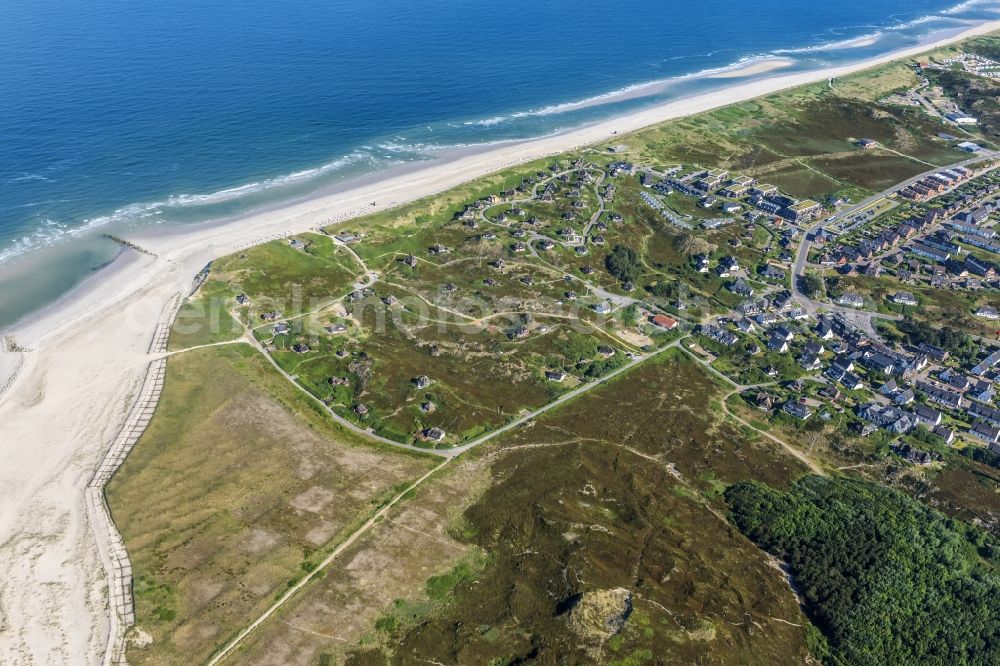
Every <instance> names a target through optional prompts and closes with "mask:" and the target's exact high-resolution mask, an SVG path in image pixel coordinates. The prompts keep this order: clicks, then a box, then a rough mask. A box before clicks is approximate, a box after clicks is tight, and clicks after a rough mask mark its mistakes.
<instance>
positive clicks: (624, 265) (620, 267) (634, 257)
mask: <svg viewBox="0 0 1000 666" xmlns="http://www.w3.org/2000/svg"><path fill="white" fill-rule="evenodd" d="M604 265H605V267H607V269H608V272H609V273H611V275H613V276H614V277H615V278H617V279H618V280H619V281H621V282H634V281H635V279H636V278H637V277H639V275H640V274H641V273H642V264H641V263H640V261H639V255H638V254H637V253H636V251H635V250H633V249H632V248H630V247H626V246H624V245H615V247H614V249H612V250H611V253H610V254H609V255H608V256H607V258H606V259H605V260H604Z"/></svg>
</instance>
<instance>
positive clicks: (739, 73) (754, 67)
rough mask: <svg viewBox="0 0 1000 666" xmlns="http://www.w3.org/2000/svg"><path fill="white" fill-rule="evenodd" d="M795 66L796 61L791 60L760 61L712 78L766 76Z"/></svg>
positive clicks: (713, 75)
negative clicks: (777, 70)
mask: <svg viewBox="0 0 1000 666" xmlns="http://www.w3.org/2000/svg"><path fill="white" fill-rule="evenodd" d="M794 64H795V61H794V60H792V59H791V58H768V59H766V60H758V61H757V62H754V63H750V64H748V65H745V66H743V67H737V68H735V69H729V70H726V71H723V72H719V73H718V74H712V75H711V77H710V78H713V79H739V78H743V77H745V76H757V75H759V74H766V73H768V72H773V71H774V70H776V69H784V68H785V67H791V66H792V65H794Z"/></svg>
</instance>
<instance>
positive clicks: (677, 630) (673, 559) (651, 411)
mask: <svg viewBox="0 0 1000 666" xmlns="http://www.w3.org/2000/svg"><path fill="white" fill-rule="evenodd" d="M640 386H641V387H642V390H641V391H637V390H636V389H637V387H640ZM714 391H715V389H714V386H713V383H712V382H711V381H710V380H708V379H707V377H706V376H705V375H704V374H703V373H702V372H701V371H700V370H699V369H698V367H697V366H696V365H695V364H694V363H693V362H691V361H689V360H686V359H685V357H683V356H682V355H680V356H679V355H673V354H668V355H667V356H666V357H665V358H664V360H663V361H661V362H656V363H654V364H650V365H649V366H647V367H643V368H640V369H638V370H636V371H633V372H631V373H628V374H627V375H626V376H624V377H622V378H620V379H617V380H615V381H614V382H612V383H611V384H610V385H608V386H607V387H604V388H602V389H601V390H600V391H596V392H594V393H593V394H590V395H588V396H587V397H584V398H581V399H579V400H577V401H575V402H573V403H572V404H570V405H567V406H566V407H564V408H562V409H560V410H558V411H557V412H555V413H553V414H551V415H547V416H546V417H545V418H543V419H541V420H539V422H537V423H536V424H534V425H532V426H529V427H526V428H523V429H520V430H518V431H517V432H516V433H513V434H512V435H511V436H510V437H507V438H505V439H504V441H503V442H502V443H500V444H498V445H497V447H495V448H494V449H491V450H490V451H486V452H484V453H483V454H482V455H483V459H484V460H489V461H491V469H490V475H491V477H492V478H493V479H494V482H493V483H492V485H491V486H490V487H489V488H487V489H486V490H485V491H484V492H483V493H482V494H481V495H480V496H479V497H478V498H477V500H476V501H475V502H474V503H473V504H472V505H471V506H470V507H469V508H468V509H467V510H466V511H465V521H466V523H467V528H466V530H465V534H464V539H465V540H468V541H469V542H470V543H471V544H473V545H475V546H476V547H477V548H479V549H481V550H483V551H484V552H485V553H486V554H487V556H488V559H487V561H486V563H485V565H484V566H485V569H484V570H483V572H482V573H481V574H475V573H473V574H471V575H470V576H468V578H465V579H463V577H462V576H459V577H457V581H455V582H456V584H455V585H454V587H453V590H452V591H451V593H450V594H449V597H448V599H449V601H448V603H447V604H445V605H444V606H434V607H432V608H431V609H429V610H424V611H423V612H421V613H417V614H416V617H414V618H411V619H409V621H405V618H403V620H402V621H398V622H395V623H383V624H381V625H379V631H380V632H381V633H383V634H385V635H386V636H385V638H384V639H382V640H378V641H375V642H374V644H372V645H368V646H367V647H362V648H360V649H358V650H356V651H355V652H354V653H353V655H352V657H351V659H349V660H348V663H351V664H382V663H385V662H386V661H388V662H389V663H414V662H419V661H422V660H426V659H434V660H442V659H443V660H444V661H447V662H448V663H458V662H461V663H489V662H490V660H499V661H501V662H510V661H516V660H517V659H519V658H530V659H532V660H541V661H561V660H567V659H568V660H570V661H574V660H583V661H588V662H589V661H597V662H601V663H617V662H615V660H618V659H621V660H623V661H622V662H621V663H632V662H631V661H628V660H629V659H632V660H635V663H642V662H644V661H646V660H649V659H651V658H652V655H654V654H655V655H657V657H658V658H660V659H668V660H676V661H679V662H690V661H691V660H693V659H696V658H701V659H709V660H711V661H714V660H716V659H723V658H725V659H727V660H728V659H730V658H733V655H740V657H739V658H740V659H741V660H743V661H744V662H745V663H761V664H765V663H801V661H802V660H803V659H804V658H805V654H806V648H805V644H804V634H805V630H804V628H803V626H802V619H801V616H800V615H799V611H798V608H797V606H796V603H795V598H794V595H793V594H792V593H791V591H790V590H789V589H788V588H787V587H786V585H785V583H784V581H783V578H782V575H781V573H780V572H779V571H778V570H776V569H773V568H771V565H770V564H769V563H768V560H767V558H765V557H763V556H762V555H761V553H760V552H759V551H755V550H754V549H753V548H751V547H750V544H749V543H748V542H747V541H746V540H744V539H742V538H740V537H739V536H738V535H737V534H736V533H735V531H734V530H733V528H732V527H731V526H730V525H729V524H728V523H727V522H726V520H725V517H724V516H723V515H722V514H721V513H720V512H719V510H718V509H717V508H716V502H717V501H718V493H719V492H721V489H722V488H724V487H725V485H726V483H728V482H732V481H734V480H736V479H740V478H761V477H766V478H770V479H772V481H773V482H774V483H777V484H784V483H786V482H787V481H789V480H790V479H792V478H794V477H795V476H797V475H798V474H800V473H801V472H802V471H803V470H802V468H801V467H799V466H798V464H797V463H795V462H794V461H793V460H791V459H789V458H787V457H786V456H785V455H783V454H782V453H780V452H779V450H777V449H776V448H774V447H770V446H768V445H766V444H764V443H762V442H757V443H750V442H748V441H746V440H745V439H743V437H742V436H741V435H740V434H739V433H738V432H737V431H735V430H734V429H733V428H732V426H730V425H727V424H725V423H720V422H717V421H716V418H715V416H714V415H713V414H712V411H711V409H710V406H709V404H708V403H709V402H710V401H711V400H712V399H713V397H712V396H713V394H714ZM595 412H602V413H604V414H605V417H606V418H602V419H593V418H592V417H590V415H593V414H594V413H595ZM584 415H587V416H584ZM414 502H415V503H416V502H419V499H417V500H414ZM617 588H624V589H626V590H629V591H630V592H631V594H632V607H633V611H632V614H631V615H630V616H629V617H628V620H627V622H626V623H625V626H624V629H623V630H622V632H621V633H619V634H617V635H616V636H614V637H613V638H610V635H609V634H606V633H604V632H605V630H604V629H603V628H602V627H601V626H599V625H596V626H595V625H591V624H588V623H587V622H584V621H582V620H580V619H579V618H580V617H582V616H583V610H582V609H583V608H584V607H586V606H587V605H588V604H590V603H592V600H593V599H597V598H600V597H601V596H602V595H607V594H608V592H609V591H610V590H614V589H617ZM408 603H410V604H414V603H416V601H415V600H413V601H410V602H408ZM608 612H611V611H610V610H609V611H608ZM751 627H756V628H757V629H751ZM761 628H763V631H758V629H761ZM696 655H697V657H696ZM723 655H725V656H723Z"/></svg>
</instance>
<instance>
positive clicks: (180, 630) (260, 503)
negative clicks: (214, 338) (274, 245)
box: [107, 345, 429, 664]
mask: <svg viewBox="0 0 1000 666" xmlns="http://www.w3.org/2000/svg"><path fill="white" fill-rule="evenodd" d="M428 464H429V463H428V461H427V460H424V459H421V458H419V457H416V456H415V455H413V454H407V453H405V452H403V453H397V452H396V451H395V450H389V449H386V448H380V447H376V446H372V445H371V444H370V443H365V444H362V443H361V442H359V441H358V439H357V438H356V437H354V436H349V435H346V434H345V433H343V432H342V431H340V430H339V429H337V428H334V427H333V426H332V425H331V424H330V423H329V421H328V420H326V419H324V418H323V417H322V416H321V415H320V414H318V413H317V412H316V411H315V409H314V408H313V406H312V404H311V403H310V402H309V401H308V400H307V399H306V398H305V397H304V396H302V395H301V394H300V393H298V392H297V391H296V390H295V389H294V388H293V387H292V386H291V385H289V384H288V383H287V382H285V381H284V380H283V379H281V378H280V377H278V376H277V374H276V373H275V372H274V371H273V370H272V369H271V368H270V367H269V366H268V365H267V363H266V361H264V359H263V358H262V357H260V355H259V354H258V353H257V352H255V351H253V350H251V349H250V347H249V346H247V345H233V346H226V347H217V348H212V349H204V350H198V351H193V352H189V353H186V354H183V355H180V356H177V357H175V358H172V359H171V360H170V361H169V363H168V376H167V383H166V387H165V389H164V392H163V395H162V396H161V398H160V401H159V404H158V406H157V410H156V416H155V418H154V419H153V421H152V423H151V424H150V426H149V428H148V429H147V431H146V432H145V433H144V434H143V436H142V437H141V438H140V440H139V442H138V443H137V444H136V446H135V448H134V450H133V451H132V453H131V454H130V455H129V457H128V459H127V460H126V462H125V464H124V465H123V466H122V468H121V470H120V471H119V472H118V473H117V474H116V475H115V477H114V479H113V480H112V482H111V484H110V485H109V486H108V491H107V495H108V503H109V505H110V507H111V511H112V515H113V517H114V520H115V523H116V524H117V525H118V528H119V530H120V531H121V533H122V536H123V537H124V539H125V544H126V546H127V548H128V551H129V555H130V557H131V561H132V566H133V572H134V576H135V583H134V593H135V603H136V628H137V630H138V631H141V632H143V633H144V634H146V635H148V636H149V637H150V639H151V640H150V642H149V644H148V645H145V646H142V645H141V642H139V643H135V644H133V645H132V647H130V649H129V652H128V659H129V662H130V663H133V664H146V663H155V664H189V663H192V662H197V661H201V660H204V659H205V658H207V657H208V655H209V654H211V653H212V652H213V651H214V650H215V649H216V648H217V647H218V646H219V644H221V642H222V641H224V640H225V639H227V638H228V637H229V636H230V635H232V634H233V633H235V632H236V631H237V630H238V629H240V628H242V627H243V626H245V625H246V624H247V623H248V622H249V621H250V620H251V619H252V618H253V617H255V616H256V615H257V614H259V613H260V612H262V611H263V610H264V608H266V607H267V605H269V604H270V603H271V602H272V601H273V599H274V597H275V595H277V594H279V593H280V592H282V591H284V590H285V589H286V587H287V586H288V585H289V584H290V583H291V582H293V581H295V580H296V579H297V578H299V577H300V576H301V575H303V573H304V572H305V571H308V570H309V568H310V567H312V566H315V564H316V563H317V562H318V561H319V560H320V559H322V556H323V554H324V553H325V552H326V551H327V550H329V548H330V547H331V546H332V545H334V544H336V543H337V542H338V541H339V540H340V539H341V538H343V535H344V534H345V533H347V532H349V531H350V530H351V529H353V526H355V525H356V524H357V523H358V522H359V521H360V520H362V519H363V518H366V517H367V516H368V515H369V514H370V513H371V512H372V511H373V510H374V509H375V508H376V507H377V506H378V505H379V504H380V503H381V502H383V501H385V499H386V497H387V495H388V494H390V493H391V492H392V491H393V490H394V489H397V488H398V487H399V485H400V484H402V483H405V482H407V481H409V480H412V479H413V478H415V477H417V476H419V475H420V474H421V473H422V472H423V471H424V470H426V469H427V466H428ZM396 492H398V490H396Z"/></svg>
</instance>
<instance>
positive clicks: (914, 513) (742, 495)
mask: <svg viewBox="0 0 1000 666" xmlns="http://www.w3.org/2000/svg"><path fill="white" fill-rule="evenodd" d="M726 499H727V501H728V502H729V506H730V509H731V511H732V519H733V521H734V522H735V523H736V525H737V526H738V527H739V529H740V530H741V531H742V532H743V534H745V535H746V536H747V537H749V538H750V539H751V540H753V541H754V542H755V543H756V544H757V545H758V546H760V547H761V548H763V549H765V550H767V551H768V552H770V553H772V554H773V555H775V556H777V557H779V558H780V559H782V560H784V561H785V562H786V563H787V564H788V565H789V567H790V572H791V575H792V579H793V582H794V583H795V585H796V587H797V588H798V590H799V592H800V594H801V595H802V597H803V598H804V601H805V604H806V612H807V614H808V615H809V617H810V619H811V620H812V621H813V623H814V624H816V626H817V627H819V629H820V630H821V631H822V632H823V634H824V636H825V637H826V641H825V642H823V641H819V642H818V643H817V644H816V645H814V646H813V649H814V652H815V653H816V656H818V657H820V658H822V659H823V661H824V662H825V663H828V664H837V665H841V664H845V665H846V664H996V663H998V662H1000V576H998V574H997V571H996V569H995V566H994V563H993V548H994V543H993V541H992V539H991V537H989V536H988V535H987V534H986V533H985V532H983V531H981V530H979V529H976V528H973V527H970V526H968V525H966V524H964V523H962V522H960V521H955V520H952V519H950V518H948V517H946V516H944V515H943V514H941V513H939V512H937V511H935V510H933V509H930V508H928V507H926V506H924V505H922V504H920V503H919V502H917V501H916V500H913V499H912V498H910V497H908V496H906V495H903V494H902V493H900V492H897V491H894V490H891V489H889V488H886V487H884V486H880V485H876V484H872V483H868V482H865V481H859V480H852V479H844V478H826V477H817V476H810V477H805V478H803V479H800V480H799V481H797V482H795V483H794V484H793V485H792V486H791V487H790V489H789V490H788V491H781V490H775V489H773V488H771V487H769V486H767V485H764V484H761V483H758V482H750V483H740V484H736V485H734V486H731V487H730V488H729V489H728V490H727V491H726Z"/></svg>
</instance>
